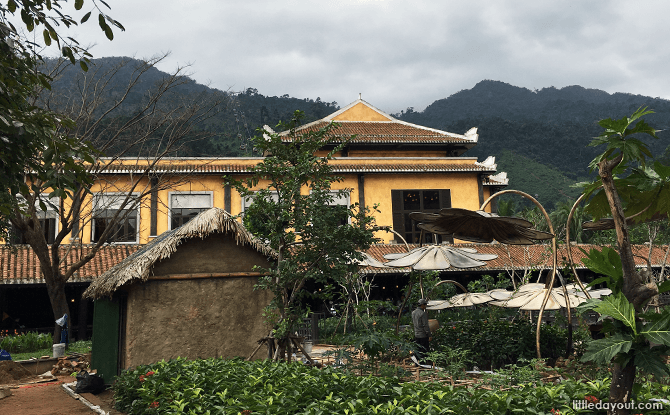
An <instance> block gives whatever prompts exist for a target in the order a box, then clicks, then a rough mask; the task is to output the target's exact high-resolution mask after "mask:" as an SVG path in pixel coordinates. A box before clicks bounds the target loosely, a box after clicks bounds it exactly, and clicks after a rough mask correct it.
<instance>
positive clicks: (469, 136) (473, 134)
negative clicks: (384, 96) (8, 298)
mask: <svg viewBox="0 0 670 415" xmlns="http://www.w3.org/2000/svg"><path fill="white" fill-rule="evenodd" d="M357 104H363V105H365V106H367V107H369V108H370V109H371V110H373V111H375V112H377V113H378V114H379V115H381V116H383V117H385V118H388V121H350V120H337V121H334V120H333V119H334V118H335V117H337V116H338V115H340V114H342V113H344V112H345V111H347V110H349V109H351V108H352V107H354V106H356V105H357ZM322 122H331V123H332V122H337V123H338V124H345V123H348V122H351V123H354V122H356V123H370V124H374V123H376V124H384V123H388V124H392V123H398V124H402V125H406V126H408V127H414V128H418V129H420V130H425V131H430V132H433V133H437V134H441V135H444V136H449V137H453V138H460V139H463V140H467V141H470V142H472V143H476V142H477V141H478V140H479V135H478V134H477V127H472V128H470V129H469V130H468V131H467V132H466V133H465V134H456V133H450V132H448V131H444V130H438V129H436V128H430V127H424V126H423V125H418V124H413V123H410V122H407V121H401V120H399V119H397V118H394V117H392V116H390V115H389V114H387V113H385V112H384V111H382V110H380V109H378V108H376V107H375V106H373V105H372V104H370V103H369V102H367V101H364V100H362V99H360V98H359V99H357V100H356V101H354V102H352V103H351V104H349V105H347V106H346V107H344V108H341V109H339V110H338V111H335V112H334V113H332V114H330V115H328V116H327V117H325V118H321V119H320V120H316V121H312V122H310V123H308V124H305V125H301V126H300V127H298V128H297V130H302V129H304V128H308V127H311V126H313V125H316V124H318V123H322ZM288 133H289V132H288V131H284V132H281V133H279V135H287V134H288Z"/></svg>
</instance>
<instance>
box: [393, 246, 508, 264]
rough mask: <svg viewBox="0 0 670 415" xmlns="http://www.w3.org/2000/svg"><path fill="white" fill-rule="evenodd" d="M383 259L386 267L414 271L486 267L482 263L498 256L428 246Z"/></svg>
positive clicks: (475, 251)
mask: <svg viewBox="0 0 670 415" xmlns="http://www.w3.org/2000/svg"><path fill="white" fill-rule="evenodd" d="M384 258H386V259H389V260H390V261H388V262H385V263H384V265H386V266H388V267H398V268H406V267H412V269H415V270H442V269H447V268H450V267H454V268H475V267H481V266H483V265H486V262H483V261H490V260H492V259H496V258H498V255H495V254H481V253H478V252H477V250H476V249H473V248H454V247H452V246H448V245H430V246H423V247H419V248H415V249H412V250H411V251H409V252H407V253H401V254H386V255H384Z"/></svg>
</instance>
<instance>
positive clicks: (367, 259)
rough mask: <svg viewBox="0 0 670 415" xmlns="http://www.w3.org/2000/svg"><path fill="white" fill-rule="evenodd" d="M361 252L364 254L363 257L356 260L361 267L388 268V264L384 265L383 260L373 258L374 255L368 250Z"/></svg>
mask: <svg viewBox="0 0 670 415" xmlns="http://www.w3.org/2000/svg"><path fill="white" fill-rule="evenodd" d="M360 253H361V254H363V259H355V260H354V263H356V264H357V265H358V266H359V267H374V268H388V267H387V266H386V265H384V263H383V262H381V261H378V260H377V259H375V258H373V257H372V255H370V254H368V253H367V252H360Z"/></svg>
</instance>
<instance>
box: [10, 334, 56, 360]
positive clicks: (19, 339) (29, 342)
mask: <svg viewBox="0 0 670 415" xmlns="http://www.w3.org/2000/svg"><path fill="white" fill-rule="evenodd" d="M52 344H53V339H52V337H51V334H49V333H37V332H33V331H30V332H28V333H22V334H18V335H13V336H5V337H3V338H2V339H1V340H0V349H4V350H7V351H8V352H9V353H27V352H34V351H36V350H40V349H47V348H48V349H50V348H51V345H52ZM49 354H51V350H49ZM14 360H16V357H14Z"/></svg>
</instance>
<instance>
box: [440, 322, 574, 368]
mask: <svg viewBox="0 0 670 415" xmlns="http://www.w3.org/2000/svg"><path fill="white" fill-rule="evenodd" d="M447 318H448V314H447V315H445V316H444V317H443V316H442V315H438V319H439V320H440V328H438V329H437V330H436V332H435V333H433V341H432V343H431V346H432V347H433V349H435V350H437V351H441V352H445V351H447V350H449V349H460V350H467V351H468V352H469V358H470V359H471V360H472V361H473V362H474V364H475V365H477V366H478V367H480V368H487V369H488V368H492V367H494V368H495V367H502V366H504V365H508V364H513V363H516V362H517V361H518V360H519V359H532V358H534V357H535V355H536V350H535V330H536V325H535V323H534V322H532V321H530V320H528V319H524V318H515V319H514V320H512V321H508V320H504V319H500V318H499V316H496V315H489V316H488V317H487V316H486V315H482V316H480V317H479V318H474V319H471V320H461V321H455V320H452V321H449V320H446V319H447ZM580 332H581V330H578V332H577V333H580ZM577 333H575V337H586V334H585V333H580V334H577ZM566 345H567V329H565V328H561V327H559V326H555V325H553V326H552V325H546V324H544V325H542V328H541V333H540V348H541V351H542V356H544V357H546V358H548V359H556V358H558V357H559V356H562V355H563V354H564V353H565V347H566Z"/></svg>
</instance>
